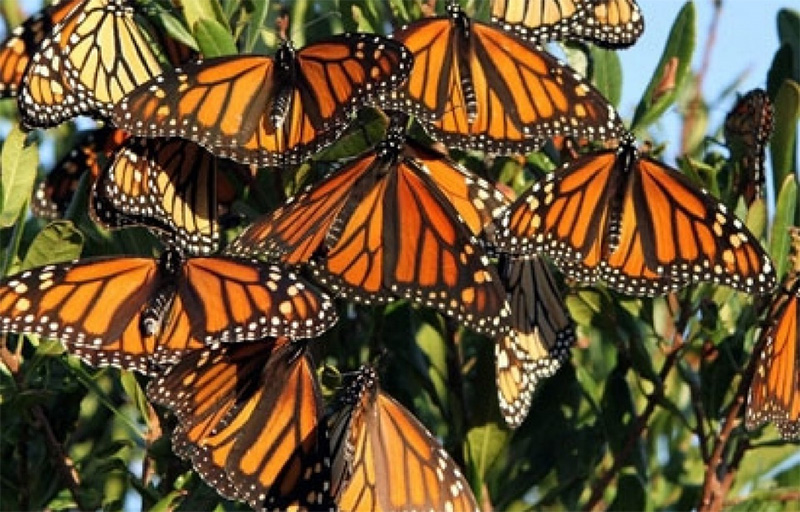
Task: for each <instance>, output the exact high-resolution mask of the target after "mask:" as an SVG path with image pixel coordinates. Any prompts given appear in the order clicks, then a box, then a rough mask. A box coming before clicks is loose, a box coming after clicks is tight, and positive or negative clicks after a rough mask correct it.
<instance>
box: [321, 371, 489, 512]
mask: <svg viewBox="0 0 800 512" xmlns="http://www.w3.org/2000/svg"><path fill="white" fill-rule="evenodd" d="M328 424H329V427H330V431H331V449H332V454H333V462H332V465H333V487H332V489H333V492H334V496H335V497H336V503H337V505H338V506H339V508H340V509H341V510H343V511H356V510H358V511H362V510H371V511H378V510H383V511H390V510H449V511H452V512H456V511H468V510H477V509H478V506H477V503H476V502H475V497H474V496H473V495H472V491H471V489H470V487H469V483H468V482H467V480H466V479H465V478H464V476H463V474H462V473H461V470H460V469H459V468H458V466H457V465H456V463H455V462H454V461H453V459H452V458H451V457H450V455H449V454H448V453H447V452H446V451H445V450H444V448H442V446H441V445H440V444H439V442H438V441H437V440H436V439H435V438H434V437H433V436H432V435H431V433H430V432H428V430H427V429H426V428H425V427H424V426H423V425H422V424H421V423H420V422H419V421H418V420H417V419H416V418H414V417H413V415H412V414H411V413H410V412H409V411H408V410H407V409H406V408H405V407H403V406H402V405H400V404H399V403H398V402H397V401H395V400H394V399H393V398H392V397H390V396H389V395H387V394H386V393H384V392H383V391H381V390H380V388H379V386H378V382H377V375H376V373H375V371H374V370H373V369H372V368H370V367H362V369H361V370H360V371H359V373H358V375H357V377H356V379H355V380H354V381H353V383H352V384H351V385H350V386H349V387H348V388H347V389H346V390H345V392H344V395H343V396H342V397H341V398H340V400H339V403H338V408H337V409H336V410H335V411H333V412H332V413H331V415H330V416H329V418H328Z"/></svg>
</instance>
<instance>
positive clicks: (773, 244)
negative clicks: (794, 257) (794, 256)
mask: <svg viewBox="0 0 800 512" xmlns="http://www.w3.org/2000/svg"><path fill="white" fill-rule="evenodd" d="M795 215H797V179H796V178H795V177H794V176H787V177H786V179H785V180H784V181H783V186H782V187H781V189H780V192H779V193H778V201H777V202H776V204H775V218H774V220H773V223H772V234H771V236H770V248H769V249H770V254H771V255H772V261H774V262H775V272H776V273H777V275H778V276H779V277H780V276H782V275H783V274H784V273H785V272H786V270H787V267H788V265H789V263H788V258H789V247H790V246H791V243H792V242H791V239H790V237H789V227H790V226H793V225H794V219H795Z"/></svg>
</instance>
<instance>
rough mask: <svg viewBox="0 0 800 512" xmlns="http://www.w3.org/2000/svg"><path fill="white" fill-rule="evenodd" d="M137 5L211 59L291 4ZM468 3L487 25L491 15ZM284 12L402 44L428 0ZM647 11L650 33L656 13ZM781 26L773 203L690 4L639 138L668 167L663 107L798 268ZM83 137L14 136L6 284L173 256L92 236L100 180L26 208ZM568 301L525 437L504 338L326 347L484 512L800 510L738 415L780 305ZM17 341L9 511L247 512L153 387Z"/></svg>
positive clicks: (302, 28) (371, 133) (788, 472)
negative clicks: (508, 413) (732, 139)
mask: <svg viewBox="0 0 800 512" xmlns="http://www.w3.org/2000/svg"><path fill="white" fill-rule="evenodd" d="M165 4H166V2H165ZM141 5H143V6H144V7H145V12H146V13H147V15H148V16H149V17H150V18H151V19H152V20H153V21H156V22H159V23H161V25H162V26H165V27H167V29H168V30H169V31H170V32H171V33H172V34H173V35H175V36H177V37H179V38H181V39H182V40H184V41H187V42H190V43H192V44H193V45H195V46H197V47H198V48H199V49H200V50H201V51H202V52H203V53H204V54H205V55H206V56H213V55H220V54H227V53H246V52H259V53H270V52H271V51H272V50H273V49H274V47H275V43H276V37H275V31H274V30H273V29H272V27H273V26H274V19H275V16H276V9H274V8H268V7H267V2H256V1H247V0H229V1H217V0H202V1H197V2H184V10H183V13H182V15H179V16H172V15H170V14H168V13H167V11H166V9H164V6H165V5H162V4H161V3H159V2H158V1H156V0H151V1H147V2H141ZM466 6H467V9H468V12H473V13H475V15H476V16H478V17H483V18H484V19H485V17H486V13H487V11H488V7H487V5H486V4H485V3H484V2H471V1H470V2H466ZM288 7H289V9H290V12H291V15H292V16H291V18H292V30H291V37H292V38H293V40H294V41H295V43H296V45H297V46H302V45H303V44H305V42H306V41H307V40H314V39H316V38H319V37H322V36H323V35H325V34H328V33H336V32H340V31H343V30H356V29H358V30H365V31H375V32H380V33H387V32H389V31H390V30H391V24H390V23H389V20H392V21H394V22H397V23H404V22H406V21H408V20H411V19H416V18H417V17H419V16H420V15H421V6H420V5H419V3H418V2H416V1H415V0H366V1H356V0H339V1H313V0H296V1H294V2H289V3H288ZM2 9H3V10H2V14H3V19H4V20H5V21H6V23H7V25H8V27H6V28H9V27H13V26H15V25H17V24H18V23H19V22H20V21H22V19H24V16H23V15H22V14H21V9H20V7H19V5H17V2H16V1H15V0H3V2H2ZM26 10H27V11H28V12H30V10H29V9H26ZM647 14H648V13H647V11H646V10H645V17H646V21H647V22H651V21H653V20H650V19H647ZM667 21H668V20H657V22H659V23H666V22H667ZM776 24H777V27H778V39H779V41H781V46H780V47H777V48H774V49H773V53H772V54H771V55H765V56H764V58H765V59H770V60H771V61H772V64H771V66H770V70H769V74H768V76H766V77H764V83H765V84H766V87H767V89H768V91H769V93H770V96H771V97H772V98H773V99H774V100H775V103H776V112H777V130H776V134H775V136H774V137H773V140H772V145H771V147H770V151H771V156H772V158H771V161H772V166H771V168H770V169H769V172H770V173H771V174H772V183H774V184H775V185H776V190H775V191H774V192H773V194H772V195H771V197H777V201H776V202H775V204H769V205H767V204H765V203H764V202H757V203H756V204H755V205H754V206H753V207H751V208H750V209H749V210H748V209H747V208H746V207H745V206H744V204H743V202H741V201H740V200H739V201H737V198H734V197H732V194H731V181H732V180H731V172H732V169H733V164H732V162H731V160H730V157H729V151H728V150H727V149H726V148H725V147H723V146H721V145H719V144H715V143H713V142H711V141H710V139H709V137H710V138H711V139H719V138H720V133H721V127H720V126H715V125H709V124H708V123H707V122H706V121H707V119H708V117H707V112H708V105H709V101H708V100H707V99H706V98H704V97H703V96H702V95H701V94H699V93H698V91H699V90H701V88H700V87H699V86H698V84H701V83H702V80H703V78H704V77H703V74H702V71H703V70H702V69H700V70H699V71H698V72H695V71H693V70H692V69H691V66H690V63H691V62H692V56H693V55H694V54H696V53H697V52H699V51H702V49H698V48H696V31H697V30H698V28H697V26H696V20H695V7H694V5H693V4H692V3H687V4H686V5H685V6H684V7H683V8H682V9H681V11H680V12H679V14H678V16H677V17H676V19H675V20H674V22H673V28H672V32H671V34H670V36H669V38H668V39H667V40H666V41H664V42H663V47H662V48H659V49H658V51H657V52H654V53H653V54H652V56H651V58H652V62H653V63H655V62H658V64H657V65H656V70H655V72H654V74H653V76H652V78H651V80H650V83H649V85H648V87H647V88H646V90H645V91H643V93H642V94H641V100H640V102H639V104H638V106H637V108H636V110H635V113H634V115H633V117H632V119H630V124H629V125H630V126H631V128H632V129H633V130H634V132H635V133H636V135H637V136H638V138H639V139H640V141H642V140H651V141H652V142H653V143H654V148H655V149H654V151H655V152H656V154H658V153H659V152H660V151H661V150H662V149H663V143H664V142H665V141H664V140H659V139H658V138H657V136H653V135H652V132H651V129H652V128H653V126H654V124H655V123H658V122H659V121H660V120H661V119H662V118H663V116H664V115H665V113H666V112H667V111H673V112H674V111H676V110H677V112H679V115H680V117H681V120H682V123H681V130H682V141H683V142H682V145H681V148H682V151H681V158H680V159H679V161H678V164H679V166H680V167H681V169H682V170H683V171H684V172H686V173H687V174H688V175H689V176H690V177H692V178H693V179H694V180H695V181H696V182H697V183H699V184H702V185H704V186H706V187H707V188H709V189H710V190H711V191H712V192H713V193H714V194H715V195H717V196H718V197H721V198H722V199H723V200H724V201H725V202H726V203H728V204H730V205H731V206H732V207H734V208H735V211H736V213H737V214H738V215H739V216H740V217H741V218H743V219H746V220H747V224H748V225H749V226H750V227H751V229H752V230H753V231H754V232H755V233H756V234H762V235H763V237H764V240H765V243H766V247H767V248H768V250H769V251H770V253H771V254H772V256H773V258H774V259H775V261H776V264H777V265H778V270H779V274H780V275H782V273H783V272H784V270H785V268H786V261H785V255H786V253H787V249H786V248H787V238H786V230H787V227H788V226H790V225H800V222H798V218H799V217H800V212H798V211H797V190H796V189H797V176H796V162H797V142H796V129H797V118H798V111H799V110H800V109H799V108H798V104H800V87H798V85H797V82H798V81H800V16H799V15H798V13H797V12H795V11H791V10H786V9H785V10H781V11H780V12H778V13H776ZM760 29H762V30H772V29H773V28H771V27H761V28H760ZM562 50H563V52H564V53H563V55H565V56H566V57H567V58H568V59H569V61H570V62H571V63H572V64H573V65H574V66H576V67H577V68H578V69H580V70H582V71H585V72H586V73H588V74H590V75H591V76H592V79H593V81H594V82H595V84H596V85H597V86H598V87H599V88H600V89H601V90H602V91H603V92H604V93H605V94H606V95H607V97H608V98H609V99H610V100H611V101H612V102H615V103H618V102H619V99H620V91H621V84H622V77H623V72H633V73H636V72H639V71H640V70H624V69H622V67H621V65H620V62H619V59H618V56H617V55H616V54H615V53H613V52H608V51H603V50H599V49H596V48H590V47H587V46H583V45H568V46H566V47H563V48H561V49H558V51H559V52H561V51H562ZM659 52H660V53H659ZM673 63H677V66H672V64H673ZM671 66H672V67H671ZM666 69H672V74H670V73H669V72H665V70H666ZM734 89H735V84H731V87H730V90H729V91H727V93H726V94H729V95H730V96H731V97H732V96H733V90H734ZM742 92H744V91H742ZM14 108H15V107H14V102H13V101H2V102H0V119H2V120H0V123H8V124H13V123H14V122H15V121H14V115H15V113H14ZM361 121H362V124H363V125H364V126H365V127H366V129H364V130H353V131H351V133H350V134H349V135H348V136H346V137H345V138H344V139H343V141H342V142H341V143H339V144H337V145H335V146H334V147H332V148H331V149H329V150H327V151H325V152H324V153H323V154H322V155H320V156H319V157H318V158H316V159H315V161H314V162H312V163H311V164H309V165H305V166H303V167H301V168H300V169H299V170H298V171H297V172H296V173H295V172H294V171H293V170H283V171H280V172H276V171H274V170H263V171H262V172H261V173H260V174H259V184H258V186H257V187H251V188H250V189H249V190H248V191H246V193H245V195H244V197H243V198H242V200H240V201H238V202H237V203H236V205H235V209H236V211H237V212H238V213H240V214H241V215H242V216H243V217H246V218H253V217H255V216H256V215H257V214H258V213H259V212H264V211H268V210H269V209H271V208H273V207H274V206H275V205H277V204H278V203H279V202H280V201H282V200H283V199H284V198H285V197H286V196H287V195H289V194H291V193H293V192H294V191H296V190H297V189H298V188H299V187H300V186H302V185H303V184H305V183H308V182H311V181H313V180H315V179H318V178H319V177H320V176H322V175H323V174H324V173H325V172H327V171H329V170H330V169H332V168H334V167H336V165H337V164H336V162H337V161H339V160H340V159H341V158H343V157H345V156H348V155H353V154H357V153H359V152H360V151H362V150H363V149H364V148H365V147H367V146H368V145H369V144H371V143H373V142H374V141H375V140H377V139H378V138H379V137H380V136H381V122H380V120H379V119H378V117H377V116H375V115H374V113H370V112H369V111H366V112H364V113H363V114H362V119H361ZM84 126H85V124H84ZM4 133H5V131H4ZM31 139H32V140H31ZM74 139H75V126H74V125H69V124H68V125H63V126H61V127H59V128H57V129H54V130H50V131H48V132H46V133H36V134H34V135H32V136H31V137H29V139H28V145H25V144H24V137H23V136H22V135H21V134H19V133H18V132H17V131H11V133H9V135H8V136H7V138H6V140H5V142H4V149H3V153H2V167H3V173H2V180H1V181H0V187H1V188H0V228H2V229H1V230H0V247H2V253H0V272H2V274H4V275H8V274H10V273H15V272H17V271H19V270H22V269H24V268H31V267H35V266H39V265H43V264H45V263H50V262H53V261H63V260H68V259H72V258H75V257H77V256H78V255H81V256H83V257H86V256H92V255H98V254H121V253H127V254H156V253H157V247H156V243H155V242H154V241H153V239H152V238H150V237H149V235H148V234H147V233H145V232H144V231H142V230H139V229H129V230H123V231H119V232H114V233H110V232H106V231H101V230H99V229H98V228H97V227H95V226H94V225H93V224H92V223H91V221H89V219H88V217H87V215H86V195H85V190H86V187H85V185H86V183H84V186H83V188H82V190H83V193H81V194H79V196H78V198H77V199H76V201H75V203H74V204H73V206H72V207H71V208H70V210H69V212H68V213H67V216H66V219H65V220H63V221H57V222H53V223H50V224H45V223H44V222H43V221H41V220H39V219H36V218H33V217H31V216H29V215H28V213H27V209H26V208H23V207H24V204H23V203H24V201H25V200H26V198H27V197H30V194H29V192H28V191H29V190H31V188H32V186H33V182H34V179H35V178H36V175H37V172H38V174H40V175H41V174H42V173H43V170H42V169H39V170H38V171H36V169H37V162H38V151H39V149H42V148H44V149H43V150H44V151H46V150H48V148H50V149H51V150H52V148H54V150H55V152H56V154H58V155H60V154H63V153H65V152H66V151H68V150H69V148H70V147H71V144H72V142H73V141H74ZM456 156H457V157H458V158H459V159H460V160H461V161H462V162H463V163H464V164H465V165H467V166H468V167H469V168H471V169H472V170H474V171H476V172H479V173H480V174H482V175H484V176H486V177H488V178H490V179H492V180H496V181H499V182H503V183H505V184H507V185H508V186H510V187H511V188H513V189H515V190H516V191H517V192H519V191H521V190H524V189H525V188H526V187H527V186H529V185H530V183H531V181H532V180H533V179H534V177H536V176H537V175H539V173H540V172H543V171H547V170H550V169H552V168H553V167H554V166H555V165H556V164H557V162H558V160H559V158H558V153H557V152H556V151H554V150H553V148H548V149H547V150H545V151H543V152H541V153H536V154H532V155H529V156H528V157H527V158H526V159H525V161H524V165H521V163H523V162H521V161H520V160H518V159H511V158H485V157H484V156H483V155H480V154H462V153H459V154H457V155H456ZM20 208H22V209H20ZM768 212H769V213H768ZM234 234H235V231H232V232H230V233H228V235H229V236H233V235H234ZM565 293H566V300H567V305H568V307H569V310H570V312H571V314H572V316H573V317H574V318H575V320H576V322H577V323H578V326H579V340H578V344H577V346H576V347H575V349H574V350H573V353H572V356H573V357H572V360H571V361H570V362H569V363H568V364H566V365H565V367H564V368H562V370H561V371H559V372H558V374H557V375H556V376H554V377H553V378H551V379H549V380H548V381H546V382H545V383H544V384H543V385H542V386H541V389H540V390H539V392H538V393H537V395H536V397H535V399H534V403H533V406H532V408H531V413H530V416H529V418H528V420H527V421H526V422H525V423H524V424H523V425H522V427H521V428H519V429H518V430H517V431H514V432H511V431H509V430H508V429H507V428H506V427H505V426H504V425H503V423H502V420H501V419H500V417H499V412H498V409H497V404H496V398H495V387H494V362H493V357H494V356H493V350H494V349H493V341H492V340H490V339H487V338H485V337H482V336H478V335H475V334H473V333H471V332H468V331H463V330H461V329H459V328H458V326H457V325H454V324H453V323H452V322H450V321H448V320H446V319H444V318H442V317H441V316H439V315H437V314H434V313H432V312H430V311H424V310H421V309H418V308H413V307H411V306H409V305H408V304H406V303H402V302H398V303H395V304H393V305H390V306H388V307H386V308H366V307H356V306H352V305H347V304H341V305H340V307H341V311H340V312H341V313H342V314H341V316H342V321H341V322H340V323H339V325H338V326H337V327H335V328H334V329H333V330H332V331H331V332H329V333H326V334H325V335H324V336H323V337H322V339H321V340H320V342H319V343H316V344H315V345H314V347H315V352H316V361H317V362H318V363H319V365H320V376H321V377H322V382H323V386H324V389H325V391H326V393H332V392H333V391H334V390H335V388H336V386H337V384H338V382H339V373H338V371H347V370H352V369H355V368H357V366H358V365H359V364H360V363H361V362H364V361H368V360H372V359H374V358H375V357H377V356H378V355H380V354H385V355H383V357H382V358H381V374H382V376H383V381H382V382H383V386H384V388H385V389H386V390H388V391H389V392H390V393H391V394H392V395H393V396H395V397H397V398H398V399H399V400H400V401H401V402H403V403H404V404H406V405H407V406H408V407H409V408H411V409H412V410H413V411H414V412H415V413H416V414H417V416H418V417H419V418H420V419H421V420H422V421H423V422H424V423H425V424H426V425H427V426H428V427H429V428H430V429H431V430H432V431H433V432H434V433H435V434H436V435H437V436H439V437H440V439H441V440H442V441H443V442H444V444H445V446H446V447H447V448H448V449H449V450H450V452H451V453H452V454H453V455H454V457H455V458H456V460H458V461H459V462H460V463H461V464H462V467H464V468H465V469H466V472H467V474H468V476H469V479H470V481H471V483H472V485H473V489H474V490H475V492H476V495H477V496H478V498H479V500H481V502H482V503H483V504H484V505H485V506H486V508H487V509H488V508H489V506H492V507H494V508H495V509H498V510H526V509H537V510H540V509H565V508H566V509H579V508H580V509H599V508H608V509H614V510H656V509H688V508H692V507H699V508H704V509H719V508H720V507H722V506H724V507H726V508H741V509H747V510H750V509H759V508H768V509H770V510H778V509H781V508H785V509H787V510H788V509H796V508H797V503H798V500H800V492H799V491H798V489H800V455H798V452H799V450H798V445H797V444H796V443H794V444H792V443H786V442H783V441H781V440H780V439H779V438H778V437H777V434H776V432H775V430H774V429H773V428H772V427H767V428H764V429H762V430H761V431H759V432H755V433H748V432H746V431H745V430H744V428H743V426H742V422H741V418H742V412H743V407H742V400H743V397H744V396H746V384H747V381H748V378H749V377H748V375H749V373H750V372H752V365H751V364H750V353H751V351H752V347H753V345H754V343H755V339H756V336H757V334H758V332H759V330H760V326H761V325H762V322H763V314H764V311H765V305H766V300H758V299H754V298H752V297H749V296H746V295H744V294H741V293H736V292H733V291H731V290H729V289H727V288H718V287H713V286H709V285H700V286H693V287H690V288H688V289H686V290H684V291H682V292H680V293H675V294H672V295H669V296H667V297H662V298H655V299H632V298H627V297H624V296H621V295H619V294H616V293H614V292H611V291H609V290H607V289H605V288H602V287H600V288H598V287H592V288H589V287H582V286H577V285H575V283H565ZM3 341H4V343H2V344H0V361H2V363H3V364H2V365H0V398H1V401H2V403H1V404H0V485H1V487H0V508H2V509H3V510H11V509H28V508H30V509H42V508H49V509H54V510H58V509H65V508H73V507H78V508H82V509H95V508H99V507H103V508H106V509H111V510H115V509H134V508H146V509H155V510H161V509H172V508H176V507H177V508H178V509H180V510H200V509H211V508H213V507H215V506H216V507H218V508H219V507H221V508H223V509H226V510H228V509H241V508H243V505H241V504H234V503H230V502H225V501H223V500H221V499H219V498H218V496H217V495H216V494H215V492H214V491H213V490H211V489H209V488H208V487H206V486H205V485H204V484H203V482H202V481H201V480H200V479H199V478H198V477H197V476H196V475H194V474H193V473H192V472H191V471H190V470H189V466H188V465H187V464H186V463H184V462H182V461H180V460H179V459H177V458H176V457H174V456H173V455H172V454H171V451H170V448H169V441H168V438H169V436H168V433H169V431H170V429H171V427H172V426H173V421H172V420H171V419H170V418H169V416H168V415H166V416H165V415H164V414H161V415H159V414H156V412H155V411H154V410H153V409H152V408H151V406H150V405H148V404H147V402H146V400H145V399H144V395H143V392H142V389H143V386H144V385H145V380H144V379H142V378H140V377H139V376H137V375H134V374H131V373H129V372H120V371H117V370H115V369H108V368H106V369H92V368H89V367H87V366H86V365H84V364H82V363H80V362H79V361H78V360H76V359H75V358H73V357H70V356H68V355H67V354H65V353H64V351H63V348H62V347H61V345H60V344H59V343H58V342H54V341H47V340H39V339H36V338H34V337H18V336H6V337H5V339H4V340H3ZM162 412H163V411H162ZM162 434H163V435H162Z"/></svg>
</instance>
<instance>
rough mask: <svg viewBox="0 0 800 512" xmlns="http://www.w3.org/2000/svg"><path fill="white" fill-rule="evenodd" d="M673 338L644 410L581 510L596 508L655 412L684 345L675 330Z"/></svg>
mask: <svg viewBox="0 0 800 512" xmlns="http://www.w3.org/2000/svg"><path fill="white" fill-rule="evenodd" d="M674 339H675V343H674V344H673V346H672V347H670V349H669V350H668V351H667V354H666V359H665V360H664V364H663V365H662V366H661V370H659V372H658V382H659V385H658V387H657V388H656V389H655V390H654V391H653V392H652V393H650V394H649V395H647V405H646V406H645V408H644V411H642V413H641V414H639V415H638V416H637V417H636V422H635V423H634V427H633V429H632V430H631V431H630V434H628V437H627V439H626V440H625V445H624V446H623V447H622V450H620V452H619V453H618V454H617V455H616V457H614V462H613V464H612V465H611V467H610V468H608V470H606V471H605V472H604V473H603V474H602V475H601V476H600V478H598V479H597V480H596V481H595V482H594V484H592V493H591V495H590V496H589V500H588V501H587V502H586V504H585V505H584V506H583V507H582V510H595V509H596V508H597V506H598V505H599V504H600V501H601V500H602V499H603V495H604V494H605V491H606V489H607V488H608V486H609V485H610V484H611V482H612V480H613V479H614V477H615V476H616V475H617V473H619V471H620V470H621V469H622V465H623V464H625V462H626V461H627V459H628V456H629V455H630V453H631V452H632V451H633V449H634V447H635V446H636V443H637V441H639V439H640V438H641V436H642V434H643V433H644V431H645V430H646V429H647V424H648V422H649V421H650V417H651V416H652V415H653V413H654V412H655V410H656V407H657V406H658V401H659V399H660V398H661V397H662V396H663V392H664V389H663V385H664V384H663V383H664V381H665V380H666V378H667V376H668V375H669V373H670V372H671V371H672V368H673V367H674V366H675V363H676V362H677V360H678V354H679V353H680V351H681V349H682V348H683V346H684V343H683V338H682V337H681V336H680V335H678V334H677V332H676V334H675V338H674Z"/></svg>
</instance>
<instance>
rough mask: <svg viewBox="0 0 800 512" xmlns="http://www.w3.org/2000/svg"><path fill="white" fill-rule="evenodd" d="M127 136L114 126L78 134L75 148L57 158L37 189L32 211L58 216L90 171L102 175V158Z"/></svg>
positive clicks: (53, 217)
mask: <svg viewBox="0 0 800 512" xmlns="http://www.w3.org/2000/svg"><path fill="white" fill-rule="evenodd" d="M127 138H128V135H127V134H126V133H125V132H123V131H121V130H115V129H113V128H98V129H96V130H89V131H87V132H84V133H82V134H79V135H78V137H77V139H78V142H77V144H76V145H75V147H74V148H73V149H72V150H71V151H70V152H69V153H68V154H67V155H66V156H64V158H62V159H61V160H59V161H58V163H57V164H56V165H55V167H53V169H52V170H51V171H50V172H49V173H48V175H47V177H46V178H45V179H44V181H42V182H41V183H39V185H38V186H37V187H36V189H35V190H34V195H33V200H32V201H31V210H32V211H33V214H34V215H36V216H38V217H43V218H46V219H58V218H61V217H63V216H64V214H65V213H66V211H67V208H68V207H69V205H70V204H71V203H72V198H73V197H74V195H75V191H76V190H77V188H78V184H79V183H80V180H81V177H82V176H83V173H84V172H85V171H87V170H88V171H89V173H90V174H91V176H92V180H94V179H96V178H97V176H98V175H99V174H100V166H101V160H103V159H105V158H107V157H109V156H110V155H112V154H113V153H114V152H115V151H116V150H117V149H118V148H119V147H120V146H121V145H122V144H123V143H124V142H125V140H127Z"/></svg>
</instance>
